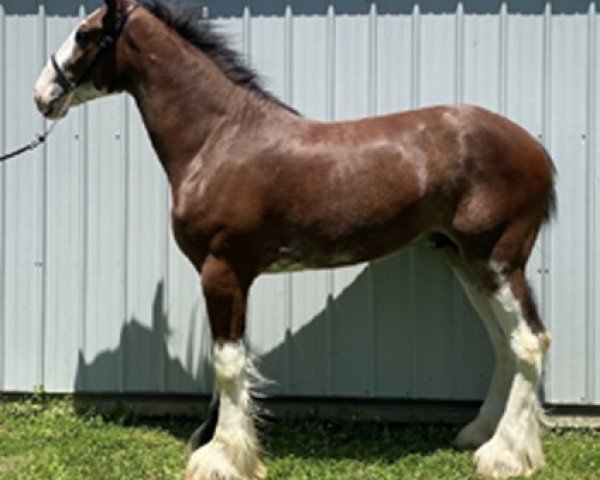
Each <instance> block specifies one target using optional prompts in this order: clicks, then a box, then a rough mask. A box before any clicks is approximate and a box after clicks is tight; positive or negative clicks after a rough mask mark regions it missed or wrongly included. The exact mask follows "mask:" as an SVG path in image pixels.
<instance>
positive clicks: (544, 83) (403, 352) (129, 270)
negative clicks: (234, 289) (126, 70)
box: [0, 0, 600, 404]
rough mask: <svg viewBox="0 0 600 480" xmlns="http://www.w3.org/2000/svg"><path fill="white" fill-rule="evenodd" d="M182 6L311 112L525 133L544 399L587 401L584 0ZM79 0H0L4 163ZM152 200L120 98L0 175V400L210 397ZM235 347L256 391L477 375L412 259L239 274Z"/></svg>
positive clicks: (588, 116)
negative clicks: (258, 373) (547, 334)
mask: <svg viewBox="0 0 600 480" xmlns="http://www.w3.org/2000/svg"><path fill="white" fill-rule="evenodd" d="M188 3H192V4H196V5H198V4H200V3H202V4H203V5H206V6H207V7H208V9H209V12H210V15H211V17H213V18H214V19H216V21H217V22H218V23H219V24H220V26H221V27H222V30H223V31H224V32H225V33H226V34H227V35H228V36H229V37H230V38H231V41H232V46H233V47H234V48H235V49H237V50H238V51H240V52H242V53H243V54H244V55H245V56H246V57H247V58H248V60H249V61H250V62H251V63H252V65H253V66H254V67H255V68H256V70H257V71H258V72H259V73H260V74H261V75H263V76H264V77H265V79H266V86H267V87H268V88H269V89H270V90H271V91H272V92H273V93H274V94H276V95H277V96H279V97H280V98H282V99H283V100H285V101H287V102H290V103H291V104H292V105H293V106H294V107H295V108H297V109H298V110H300V111H301V112H302V113H304V114H306V115H307V116H309V117H312V118H316V119H320V120H334V119H346V118H353V117H357V116H364V115H371V114H376V113H387V112H391V111H397V110H403V109H407V108H411V107H417V106H422V105H430V104H433V103H449V102H463V101H464V102H469V103H476V104H479V105H483V106H486V107H487V108H490V109H492V110H495V111H499V112H502V113H504V114H506V115H508V116H509V117H510V118H512V119H514V120H515V121H517V122H518V123H519V124H521V125H523V126H524V127H525V128H527V129H528V130H529V131H530V132H531V133H532V134H533V135H534V136H537V137H538V138H540V139H541V141H542V142H544V144H545V145H546V146H547V148H548V150H549V151H550V152H551V153H552V155H553V156H554V158H555V160H556V162H557V167H558V170H559V177H558V179H559V180H558V193H559V206H560V208H559V215H558V220H557V221H556V222H555V223H554V224H553V225H552V226H551V227H550V228H547V229H545V230H544V233H543V235H542V238H541V239H540V241H538V243H537V244H536V246H535V249H534V254H533V256H532V259H531V262H530V266H529V277H530V279H531V281H532V284H533V287H534V290H535V292H536V295H537V297H538V299H539V300H540V301H541V303H542V304H541V310H542V312H543V313H544V316H545V320H546V322H547V324H548V325H550V326H551V330H552V332H553V334H554V344H553V348H552V353H551V358H550V363H549V368H548V374H547V378H546V382H545V395H546V399H547V400H550V401H553V402H566V403H595V404H598V403H600V368H598V367H597V365H598V362H599V361H600V349H599V347H598V345H600V328H598V327H597V325H596V317H597V314H598V302H599V301H600V282H598V280H597V276H598V272H599V271H600V265H599V263H598V262H599V261H600V260H599V256H598V254H597V250H598V233H597V225H600V213H599V212H600V208H599V205H598V202H599V196H598V193H597V189H598V188H599V186H600V171H599V168H598V160H597V158H596V156H597V152H598V138H599V137H600V126H599V122H598V121H597V112H598V111H599V109H600V96H599V95H597V93H596V84H597V81H598V78H600V70H599V69H600V62H598V60H597V54H598V52H599V51H600V43H599V42H600V38H599V37H600V35H599V34H598V28H599V23H598V22H599V21H600V16H599V15H598V12H597V2H595V1H591V0H576V1H568V0H553V1H546V2H525V1H524V0H510V1H507V0H484V1H480V0H443V1H437V0H436V1H433V0H418V1H408V0H403V1H393V0H379V1H373V2H364V1H359V0H339V1H334V2H329V1H327V0H301V1H298V2H293V3H292V2H283V1H280V0H268V1H264V2H262V1H261V2H248V1H244V0H237V1H231V2H216V1H205V2H196V1H191V0H190V2H188ZM95 5H97V2H92V1H90V2H87V1H86V2H83V3H82V2H75V3H70V2H65V1H60V2H33V1H22V0H21V1H16V0H0V121H1V122H2V123H1V125H0V149H2V151H5V150H7V149H10V148H12V147H15V146H17V145H18V144H19V143H20V142H22V141H26V140H27V139H29V138H30V135H31V133H32V130H36V129H41V128H42V127H43V121H42V120H41V118H40V117H39V115H38V114H37V113H36V112H35V109H34V107H33V105H32V102H31V94H30V91H31V85H32V83H33V81H34V79H35V78H36V77H37V74H38V72H39V69H40V68H41V67H42V65H43V63H44V62H45V59H46V58H47V56H48V54H49V53H50V52H51V51H53V50H55V49H56V48H57V47H58V45H59V44H60V42H61V41H62V39H63V38H64V37H65V36H66V35H67V33H68V32H69V31H70V30H71V29H72V28H73V27H74V25H75V24H76V23H77V21H78V17H80V16H82V15H84V14H86V13H89V12H90V11H91V9H92V8H95ZM169 203H170V195H169V191H168V187H167V185H166V182H165V181H164V175H163V173H162V171H161V168H160V165H159V164H158V162H157V161H156V159H155V158H154V154H153V152H152V150H151V148H150V145H149V143H148V140H147V137H146V133H145V131H144V129H143V126H142V124H141V120H140V118H139V115H138V113H137V112H136V110H135V105H134V103H133V102H132V101H131V100H129V99H125V98H124V97H115V98H110V99H105V100H101V101H97V102H94V103H92V104H90V105H87V106H84V107H81V108H78V109H75V110H73V111H72V112H71V113H70V114H69V117H68V118H67V119H65V120H64V121H63V122H61V125H59V127H58V129H57V130H56V133H55V134H54V135H53V137H52V138H51V140H50V142H49V144H48V145H47V146H46V147H45V149H42V150H40V151H38V152H35V153H32V154H30V155H28V156H26V157H24V158H21V159H19V160H16V161H13V162H11V163H9V164H6V165H2V166H0V282H2V284H1V285H0V302H1V303H0V348H1V349H2V351H1V352H0V388H1V389H3V390H31V389H33V388H34V387H35V386H36V385H39V384H44V385H45V388H46V389H48V390H50V391H73V390H78V391H131V392H132V391H151V392H209V391H210V389H211V373H210V367H209V365H208V363H207V358H208V353H209V349H210V334H209V330H208V322H207V318H206V311H205V307H204V302H203V300H202V298H201V295H200V285H199V279H198V276H197V274H196V272H194V271H193V269H192V268H191V267H190V265H189V262H188V261H187V260H186V259H185V258H184V257H183V256H182V255H181V254H180V252H179V251H178V249H177V247H176V246H175V244H174V241H173V238H172V234H171V233H170V231H169V226H168V224H169V221H168V211H169ZM248 340H249V343H250V345H251V346H252V349H253V350H254V351H255V352H256V353H257V354H259V355H260V356H261V358H262V370H263V371H264V372H265V373H266V375H267V376H268V377H271V378H273V379H274V380H275V382H276V383H275V384H274V385H272V386H271V387H270V392H271V393H275V394H285V395H351V396H361V397H408V398H424V397H427V398H444V399H469V398H480V397H481V396H482V395H483V393H484V392H485V389H486V386H487V382H488V380H489V374H490V370H491V365H492V355H491V352H490V346H489V343H488V341H487V339H486V338H485V334H484V331H483V328H482V326H481V325H480V322H479V321H478V319H477V318H476V316H475V314H474V313H473V312H472V310H471V308H470V306H469V305H468V302H467V300H466V299H465V297H464V295H463V294H462V292H461V290H460V286H459V284H458V283H457V282H456V281H455V280H454V279H453V278H452V275H451V273H450V271H449V270H448V269H447V268H446V267H445V266H444V265H443V264H442V263H441V262H440V261H439V260H438V259H437V258H435V257H434V256H433V255H431V254H430V253H429V252H428V251H427V250H426V249H425V248H423V247H415V248H411V249H409V250H407V251H404V252H401V253H399V254H396V255H394V256H392V257H390V258H386V259H384V260H382V261H379V262H374V263H373V264H370V265H366V264H363V265H358V266H355V267H350V268H345V269H339V270H333V271H319V272H303V273H294V274H285V275H276V276H265V277H264V278H261V279H259V280H258V281H257V283H256V284H255V286H254V287H253V291H252V298H251V302H250V311H249V328H248Z"/></svg>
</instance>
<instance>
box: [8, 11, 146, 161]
mask: <svg viewBox="0 0 600 480" xmlns="http://www.w3.org/2000/svg"><path fill="white" fill-rule="evenodd" d="M137 7H139V5H138V4H137V3H135V2H134V3H132V4H131V5H129V7H127V10H125V12H124V13H123V15H121V16H120V17H119V19H118V20H117V24H116V25H115V28H114V30H113V31H112V32H110V33H105V35H104V37H103V38H102V40H100V43H99V44H98V51H97V52H96V55H95V56H94V58H93V59H92V61H91V62H90V63H89V64H88V65H87V66H86V67H85V70H84V71H83V73H82V74H81V75H80V76H79V78H77V79H76V80H70V79H69V78H68V77H67V75H66V74H65V71H64V70H63V69H62V68H61V66H60V65H59V64H58V62H57V61H56V56H55V55H54V54H52V55H51V56H50V62H51V65H52V67H53V68H54V71H55V72H56V82H57V83H58V84H59V85H60V86H61V87H62V89H63V95H67V94H69V93H71V92H72V91H73V90H75V89H76V88H77V87H79V86H80V85H81V84H82V83H83V82H84V81H85V79H86V77H87V76H88V75H89V73H90V72H91V70H92V68H94V65H96V63H97V62H98V59H99V58H100V57H101V56H102V55H103V54H104V53H105V52H106V51H107V50H108V49H109V48H110V47H111V46H112V45H113V44H114V43H115V42H116V41H117V38H119V35H121V33H122V32H123V29H124V28H125V24H126V23H127V20H128V19H129V16H130V15H131V14H132V12H133V11H134V10H135V9H136V8H137ZM57 122H58V120H55V121H54V122H53V123H52V124H51V125H50V126H49V127H48V128H47V129H46V130H45V131H44V133H38V134H36V135H35V137H34V139H33V140H32V141H31V142H29V143H28V144H27V145H24V146H22V147H20V148H17V149H16V150H13V151H12V152H9V153H7V154H5V155H0V162H4V161H6V160H9V159H11V158H13V157H16V156H18V155H21V154H23V153H25V152H28V151H29V150H33V149H35V148H37V147H39V146H40V145H41V144H42V143H44V142H45V141H46V139H47V138H48V135H50V133H52V130H54V127H55V126H56V123H57Z"/></svg>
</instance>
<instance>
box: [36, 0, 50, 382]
mask: <svg viewBox="0 0 600 480" xmlns="http://www.w3.org/2000/svg"><path fill="white" fill-rule="evenodd" d="M38 15H39V17H38V25H39V28H40V38H41V54H42V55H43V58H41V61H40V65H43V64H44V60H45V59H46V54H47V52H48V31H47V24H46V22H47V18H46V7H45V4H44V3H41V4H40V5H39V10H38ZM39 122H40V123H41V124H42V125H41V126H42V128H45V127H46V126H47V122H46V121H45V120H44V119H43V117H41V116H40V120H39ZM41 168H42V179H41V182H42V193H41V200H42V204H41V205H40V206H39V208H40V212H41V215H42V219H41V229H42V232H41V233H42V235H41V245H40V247H39V248H40V259H39V262H40V263H41V267H40V268H41V269H42V271H41V272H40V276H41V288H40V296H41V302H40V309H41V312H40V313H41V315H40V322H41V325H40V327H41V328H40V330H41V332H40V383H41V384H42V385H45V384H46V352H47V348H46V340H47V338H46V333H47V321H48V312H47V309H48V298H47V295H48V265H47V262H48V217H49V215H48V145H47V144H46V143H44V145H43V146H42V166H41Z"/></svg>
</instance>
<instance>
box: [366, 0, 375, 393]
mask: <svg viewBox="0 0 600 480" xmlns="http://www.w3.org/2000/svg"><path fill="white" fill-rule="evenodd" d="M368 62H369V66H368V68H369V79H368V99H367V100H368V101H367V110H368V114H369V116H373V115H376V114H377V4H376V3H375V2H372V3H371V5H370V8H369V53H368ZM367 316H368V317H369V318H368V319H367V322H368V324H369V325H370V327H371V328H370V329H369V330H370V332H369V333H370V335H369V340H370V343H369V348H370V352H369V353H370V355H368V358H369V359H370V361H371V365H370V371H371V378H370V382H369V383H370V384H369V389H370V391H367V392H365V393H367V394H370V395H372V396H375V395H376V393H377V326H378V323H377V318H376V316H377V312H375V279H374V276H373V268H372V267H371V266H370V265H369V266H367Z"/></svg>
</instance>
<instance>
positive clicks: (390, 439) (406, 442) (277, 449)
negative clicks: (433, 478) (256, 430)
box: [260, 420, 458, 464]
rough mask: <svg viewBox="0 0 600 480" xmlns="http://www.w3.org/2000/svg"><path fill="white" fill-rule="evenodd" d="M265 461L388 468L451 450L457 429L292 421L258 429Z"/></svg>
mask: <svg viewBox="0 0 600 480" xmlns="http://www.w3.org/2000/svg"><path fill="white" fill-rule="evenodd" d="M260 430H261V437H262V440H263V445H264V448H265V452H266V454H267V457H268V458H280V457H295V458H307V459H308V458H310V459H327V460H360V461H367V462H377V463H386V464H391V463H394V462H397V461H398V460H399V459H401V458H403V457H406V456H410V455H419V456H420V455H429V454H433V453H434V452H436V451H438V450H440V449H450V448H451V446H450V445H451V441H452V439H453V438H454V436H455V435H456V433H457V430H458V429H457V427H451V426H431V425H400V424H385V423H376V422H369V423H351V422H330V421H323V420H308V421H307V420H294V421H289V420H286V421H282V422H277V423H274V424H268V425H265V426H263V427H262V428H261V429H260Z"/></svg>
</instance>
